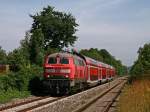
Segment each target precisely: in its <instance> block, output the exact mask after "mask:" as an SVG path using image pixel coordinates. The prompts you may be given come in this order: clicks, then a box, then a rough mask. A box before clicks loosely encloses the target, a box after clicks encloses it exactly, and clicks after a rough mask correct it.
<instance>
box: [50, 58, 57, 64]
mask: <svg viewBox="0 0 150 112" xmlns="http://www.w3.org/2000/svg"><path fill="white" fill-rule="evenodd" d="M56 63H57V59H56V58H54V57H50V58H49V60H48V64H56Z"/></svg>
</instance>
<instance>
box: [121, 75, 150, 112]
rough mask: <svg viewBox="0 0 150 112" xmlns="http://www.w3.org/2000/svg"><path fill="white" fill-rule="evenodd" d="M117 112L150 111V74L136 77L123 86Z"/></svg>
mask: <svg viewBox="0 0 150 112" xmlns="http://www.w3.org/2000/svg"><path fill="white" fill-rule="evenodd" d="M118 112H150V75H149V76H143V77H138V78H136V79H135V80H134V81H133V82H132V84H129V85H126V86H125V88H124V90H123V93H122V95H121V97H120V101H119V103H118Z"/></svg>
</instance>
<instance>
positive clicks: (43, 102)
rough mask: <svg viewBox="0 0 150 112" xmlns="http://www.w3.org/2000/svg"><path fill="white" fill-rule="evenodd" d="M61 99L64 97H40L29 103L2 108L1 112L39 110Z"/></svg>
mask: <svg viewBox="0 0 150 112" xmlns="http://www.w3.org/2000/svg"><path fill="white" fill-rule="evenodd" d="M61 98H64V97H49V96H45V97H38V98H34V99H32V100H29V101H24V102H20V103H16V104H12V105H8V106H4V107H1V108H0V112H27V111H30V110H32V109H34V108H38V107H40V106H43V105H46V104H50V103H52V102H54V101H57V100H59V99H61Z"/></svg>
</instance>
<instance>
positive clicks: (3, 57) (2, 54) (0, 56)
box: [0, 46, 7, 64]
mask: <svg viewBox="0 0 150 112" xmlns="http://www.w3.org/2000/svg"><path fill="white" fill-rule="evenodd" d="M6 63H7V54H6V51H5V50H3V49H2V47H1V46H0V64H6Z"/></svg>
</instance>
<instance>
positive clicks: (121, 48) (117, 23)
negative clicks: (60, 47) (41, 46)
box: [0, 0, 150, 65]
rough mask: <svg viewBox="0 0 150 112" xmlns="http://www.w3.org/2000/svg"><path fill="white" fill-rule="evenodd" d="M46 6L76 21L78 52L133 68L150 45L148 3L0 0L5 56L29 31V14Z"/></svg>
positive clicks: (0, 30)
mask: <svg viewBox="0 0 150 112" xmlns="http://www.w3.org/2000/svg"><path fill="white" fill-rule="evenodd" d="M47 5H51V6H54V7H55V9H56V10H59V11H65V12H67V13H68V12H70V13H72V14H73V16H74V17H75V18H76V20H77V23H78V24H79V27H78V32H77V33H76V35H77V36H78V37H79V39H78V41H77V42H76V43H75V46H74V47H75V48H77V49H82V48H90V47H94V48H99V49H107V50H108V51H109V52H110V53H111V54H112V55H113V56H115V57H116V58H117V59H120V60H121V61H122V62H123V64H126V65H132V64H133V62H134V61H135V60H136V58H137V50H138V48H139V47H140V46H143V44H144V43H146V42H150V31H149V30H150V0H1V1H0V22H1V23H0V46H2V48H3V49H5V50H6V51H7V52H8V51H12V50H13V49H15V48H17V47H18V46H19V42H20V40H21V39H23V38H24V35H25V32H26V31H27V30H29V29H30V28H31V24H32V19H31V18H30V17H29V14H35V13H36V12H39V11H41V10H42V8H43V7H46V6H47Z"/></svg>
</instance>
